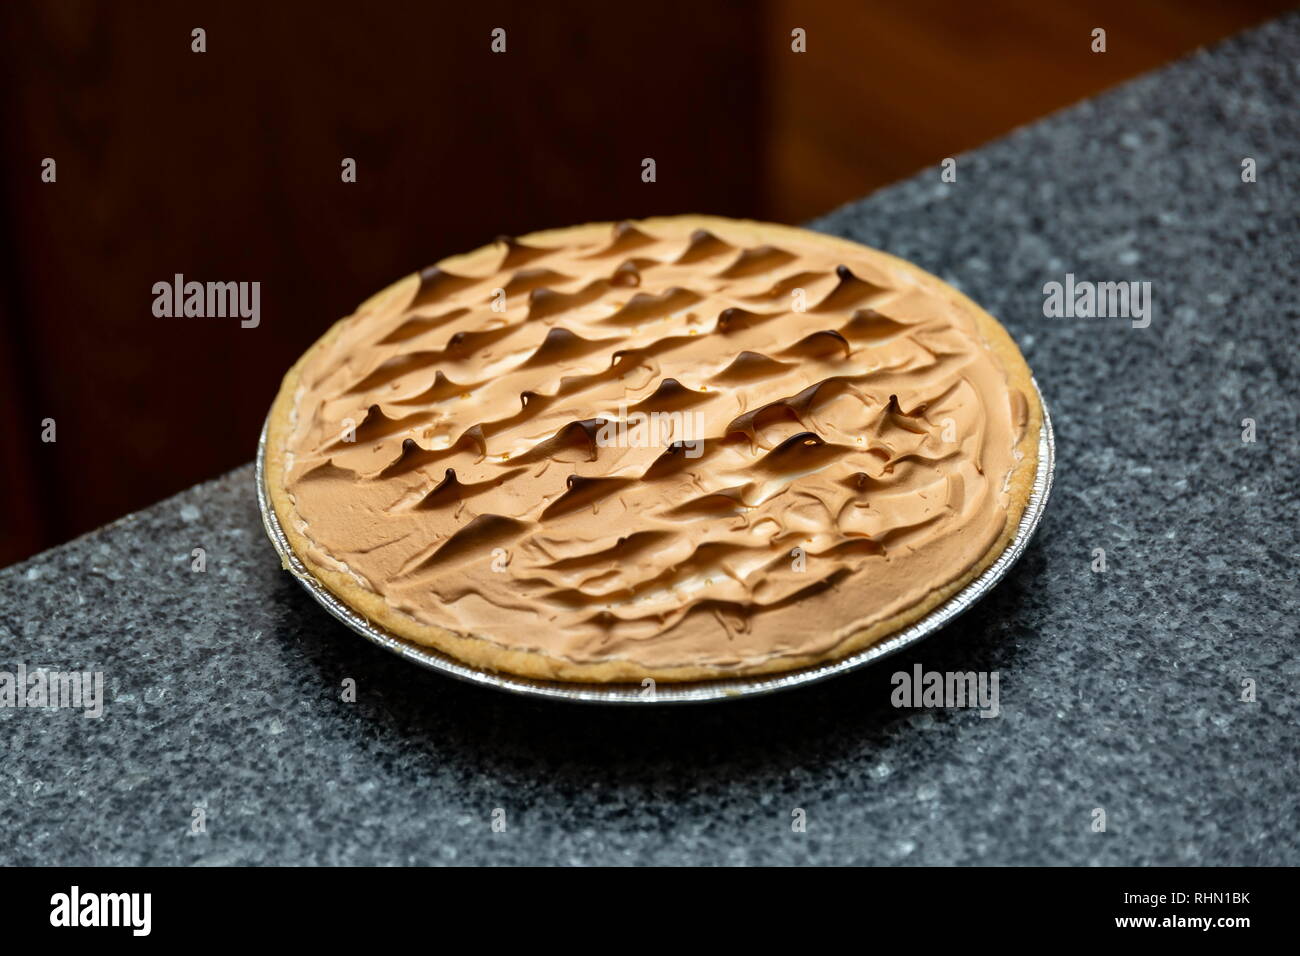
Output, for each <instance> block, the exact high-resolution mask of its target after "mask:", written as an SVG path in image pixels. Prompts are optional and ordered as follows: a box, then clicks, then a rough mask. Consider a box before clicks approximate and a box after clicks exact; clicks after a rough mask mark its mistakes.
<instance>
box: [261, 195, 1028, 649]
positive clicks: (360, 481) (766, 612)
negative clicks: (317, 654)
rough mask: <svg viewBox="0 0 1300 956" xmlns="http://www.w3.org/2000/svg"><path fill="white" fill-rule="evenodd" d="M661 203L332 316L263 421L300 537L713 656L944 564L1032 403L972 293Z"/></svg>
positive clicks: (433, 615)
mask: <svg viewBox="0 0 1300 956" xmlns="http://www.w3.org/2000/svg"><path fill="white" fill-rule="evenodd" d="M673 222H674V221H673V220H662V221H656V222H655V223H654V224H633V223H621V224H619V225H617V226H615V227H614V228H613V229H612V230H611V231H610V232H608V233H605V234H603V235H599V236H597V237H594V238H593V236H592V233H591V232H590V231H585V232H584V231H575V232H573V233H569V232H567V231H562V232H557V233H553V234H547V235H544V236H543V237H541V238H533V239H530V240H526V241H523V242H521V241H519V240H512V239H501V240H498V242H497V243H496V244H495V246H494V247H493V248H492V249H491V250H490V255H489V254H487V253H484V254H481V255H475V256H470V257H463V258H462V259H461V260H456V261H461V262H463V263H465V265H463V267H462V268H461V270H460V271H456V269H455V267H454V266H448V267H447V268H443V267H440V266H434V267H431V268H429V269H425V270H424V271H423V272H421V273H419V274H418V276H413V277H410V278H408V280H405V281H404V282H403V283H399V284H398V285H397V286H395V287H393V288H392V289H391V290H389V292H388V293H386V294H381V295H379V296H376V297H375V298H373V299H371V300H369V301H368V302H367V303H365V304H364V305H363V306H362V307H361V308H360V309H359V310H358V311H357V312H356V313H355V314H354V315H352V316H350V317H349V318H347V319H346V320H344V321H343V322H342V323H341V324H340V325H339V326H338V327H337V328H336V330H335V334H333V335H331V336H328V337H327V338H326V339H325V340H323V341H322V343H320V344H319V345H318V347H317V348H315V349H313V351H312V352H311V353H309V355H308V357H307V359H306V360H305V362H304V363H303V364H302V365H301V369H300V377H299V379H298V387H297V391H296V393H295V394H294V396H293V406H292V411H291V415H290V431H289V434H288V439H287V444H286V448H285V451H286V455H285V462H286V465H285V467H286V472H285V476H284V477H285V486H286V488H287V490H288V492H289V496H290V500H291V501H292V504H293V508H294V511H295V512H296V514H295V515H294V522H295V527H296V528H297V529H298V530H299V531H300V532H301V533H302V534H303V535H304V536H305V537H306V539H307V540H308V541H309V542H310V548H309V553H310V557H311V558H312V559H313V560H314V561H315V562H317V563H319V564H322V565H324V566H326V567H330V568H335V569H339V570H342V571H345V572H346V573H347V574H349V575H350V576H351V577H352V579H353V580H355V581H356V583H357V584H358V585H359V586H361V587H363V588H365V589H367V590H369V591H371V592H373V593H374V594H376V595H379V596H381V597H382V599H383V600H384V601H385V602H386V603H387V604H388V606H390V607H391V608H392V609H394V610H395V611H397V612H400V613H401V614H402V615H406V616H407V617H409V618H411V619H413V620H414V621H416V622H418V623H421V624H426V625H433V626H436V627H440V628H443V629H445V630H448V631H451V632H452V633H454V634H457V635H461V636H472V637H476V638H480V639H482V640H486V641H490V642H492V643H494V644H496V645H498V646H500V647H502V648H505V649H509V650H516V651H533V652H537V653H540V654H542V655H545V656H547V657H549V658H552V659H559V660H562V661H567V662H572V663H575V664H596V663H601V662H609V661H623V662H630V663H632V664H635V665H636V666H637V667H639V668H644V669H648V670H655V669H672V668H683V667H687V668H689V667H696V668H706V669H713V670H717V671H719V672H725V671H727V670H728V669H744V668H752V667H754V666H755V665H760V664H764V663H766V662H771V661H773V660H779V659H782V658H789V659H796V658H798V659H806V658H807V657H808V656H814V657H816V656H830V655H833V654H834V652H835V649H836V647H837V646H839V645H840V644H841V642H843V641H845V640H846V638H848V637H849V635H852V634H854V633H855V632H860V631H862V630H863V629H864V628H866V627H869V626H871V625H873V624H875V623H877V622H881V621H884V620H886V619H889V618H891V617H893V616H895V615H898V614H901V613H903V612H906V611H908V610H909V609H911V608H915V607H916V606H918V605H920V604H922V603H923V602H925V601H926V599H927V598H928V597H930V596H931V595H933V594H934V593H935V592H937V591H939V590H940V589H942V588H944V587H945V586H947V585H949V584H950V583H952V582H955V581H957V580H959V579H960V578H962V577H963V576H964V575H966V574H967V572H969V571H970V569H971V568H972V567H974V566H975V565H976V564H977V563H978V562H980V561H981V560H982V559H983V558H984V556H985V555H986V553H987V552H989V550H990V548H992V547H993V546H994V545H995V544H996V543H997V541H998V540H999V537H1000V536H1002V535H1003V533H1004V531H1005V529H1006V528H1007V525H1008V513H1009V512H1008V497H1009V492H1008V487H1009V483H1010V478H1011V476H1012V473H1013V471H1014V470H1015V469H1016V468H1017V466H1018V464H1019V461H1020V458H1021V455H1020V452H1019V451H1018V450H1017V445H1018V444H1019V443H1020V441H1021V439H1022V437H1023V436H1024V434H1025V429H1026V422H1027V412H1026V409H1027V398H1026V396H1025V395H1024V394H1022V392H1021V391H1020V390H1018V389H1017V388H1016V387H1014V386H1013V385H1011V384H1010V383H1009V381H1008V375H1007V373H1006V371H1005V370H1004V368H1003V365H1002V363H1001V362H1000V360H999V357H998V356H997V355H996V354H995V352H994V351H992V350H990V348H989V347H988V346H987V344H986V343H985V342H984V340H983V337H982V335H981V330H980V327H979V325H978V322H977V320H976V311H977V310H975V309H974V307H973V306H972V305H971V304H970V303H968V302H966V301H965V300H964V299H962V298H961V297H960V296H957V295H955V294H953V293H952V290H950V289H949V288H948V287H947V286H945V285H943V284H942V283H940V282H939V281H938V280H935V279H933V278H932V277H929V276H925V275H924V274H922V273H919V271H918V270H913V269H911V268H908V267H905V266H904V265H903V264H901V263H899V262H898V261H896V260H893V259H891V258H889V257H887V256H883V255H881V254H879V253H875V252H873V251H872V250H868V249H865V248H862V247H852V246H848V245H845V244H842V243H834V242H829V241H826V240H824V239H823V238H822V237H818V236H817V235H815V234H813V233H800V232H798V231H794V230H789V231H782V232H781V233H779V234H777V235H775V236H774V237H773V236H767V237H763V236H760V235H758V234H756V233H755V232H754V231H753V229H752V228H747V227H745V226H744V225H742V224H739V223H737V224H731V225H729V224H728V221H726V220H717V221H716V224H714V225H712V226H711V229H710V230H703V229H696V230H694V231H690V230H688V229H685V228H680V227H675V226H674V224H673ZM548 236H549V238H548ZM575 237H576V238H575ZM656 416H658V417H656ZM664 421H666V422H669V423H670V424H671V426H672V427H671V428H668V429H666V430H665V429H661V430H660V431H664V432H666V433H665V434H656V435H654V436H653V439H654V440H647V436H649V435H650V434H651V431H650V425H651V424H652V423H654V422H661V423H662V422H664Z"/></svg>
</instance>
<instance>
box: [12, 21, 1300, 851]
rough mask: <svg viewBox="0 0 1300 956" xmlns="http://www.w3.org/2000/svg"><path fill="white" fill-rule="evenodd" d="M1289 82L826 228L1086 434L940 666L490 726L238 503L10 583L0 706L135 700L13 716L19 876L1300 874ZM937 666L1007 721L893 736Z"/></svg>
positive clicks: (1207, 99) (1216, 54)
mask: <svg viewBox="0 0 1300 956" xmlns="http://www.w3.org/2000/svg"><path fill="white" fill-rule="evenodd" d="M1297 62H1300V17H1297V16H1291V17H1289V18H1286V19H1284V20H1281V21H1277V22H1274V23H1272V24H1270V25H1267V26H1265V27H1263V28H1261V29H1258V30H1256V31H1254V32H1252V33H1249V34H1247V35H1244V36H1242V37H1238V38H1236V39H1234V40H1231V41H1229V42H1228V43H1227V44H1226V45H1224V46H1222V47H1219V48H1216V49H1215V50H1213V51H1212V52H1209V53H1202V54H1198V55H1196V56H1194V57H1192V58H1190V59H1188V60H1186V61H1184V62H1182V63H1180V64H1177V65H1175V66H1173V67H1172V68H1170V69H1167V70H1164V71H1162V72H1159V73H1156V74H1152V75H1150V76H1148V77H1145V78H1142V79H1140V80H1138V81H1137V82H1134V83H1130V84H1129V85H1127V86H1124V87H1122V88H1120V89H1118V90H1116V91H1114V92H1112V93H1110V94H1108V95H1105V96H1103V97H1101V98H1099V99H1096V100H1094V101H1091V102H1087V103H1084V104H1082V105H1080V106H1078V107H1075V108H1073V109H1071V110H1069V111H1067V112H1065V113H1063V114H1059V115H1057V116H1054V117H1052V118H1050V119H1048V120H1046V121H1044V122H1041V123H1038V124H1035V125H1033V126H1030V127H1028V128H1026V129H1024V130H1021V131H1019V132H1017V133H1015V134H1014V135H1012V136H1010V137H1009V138H1007V139H1004V140H1002V141H1000V142H998V143H996V144H993V145H991V146H989V147H986V148H984V149H981V150H979V151H977V152H975V153H974V154H971V155H967V156H963V157H960V158H959V161H958V166H957V169H958V177H957V182H956V183H952V184H943V183H941V182H940V181H939V175H938V170H937V169H935V170H930V171H925V172H923V173H922V174H920V175H918V176H917V177H915V178H914V179H912V180H910V181H908V182H905V183H902V184H900V185H899V186H897V187H895V188H891V189H888V190H885V191H883V192H881V193H879V194H877V195H874V196H872V197H871V198H869V199H867V200H865V201H863V202H860V203H855V204H853V205H851V206H849V207H846V208H844V209H842V210H840V211H838V212H836V213H834V214H832V215H830V216H827V217H826V218H825V219H823V220H821V221H820V222H819V223H818V224H817V225H818V226H819V227H820V228H823V229H826V230H828V231H831V232H837V233H840V234H843V235H848V236H851V237H853V238H855V239H860V240H862V241H865V242H867V243H870V244H872V245H876V246H879V247H881V248H885V249H888V250H890V251H892V252H895V253H897V254H899V255H902V256H905V257H907V258H910V259H913V260H915V261H916V262H918V263H920V264H921V265H923V266H925V267H927V268H929V269H931V270H933V271H935V272H937V273H938V274H940V275H942V276H944V277H945V278H947V279H948V280H949V281H951V282H953V283H954V284H956V285H958V286H959V287H961V288H962V289H964V290H966V291H967V292H968V293H970V294H971V295H972V296H974V297H975V298H976V299H977V300H978V301H980V302H981V303H983V304H984V305H986V306H987V307H988V308H989V309H990V311H992V312H993V313H994V314H996V315H998V316H999V317H1000V318H1002V319H1003V321H1004V322H1005V323H1006V324H1007V326H1008V327H1009V328H1010V329H1011V331H1012V333H1013V334H1014V335H1015V337H1016V338H1017V340H1018V341H1019V342H1020V344H1021V346H1022V348H1023V349H1024V351H1025V354H1026V356H1027V357H1028V359H1029V361H1030V363H1031V365H1032V366H1033V368H1034V370H1035V372H1036V374H1037V377H1038V380H1039V382H1040V384H1041V386H1042V389H1043V392H1044V394H1045V396H1046V398H1047V401H1048V403H1049V404H1050V407H1051V410H1052V413H1053V415H1054V418H1055V422H1056V429H1057V437H1058V454H1059V464H1058V472H1057V485H1056V491H1055V496H1054V499H1053V501H1052V504H1051V507H1050V508H1049V510H1048V513H1047V516H1046V518H1045V520H1044V523H1043V526H1042V528H1041V530H1040V532H1039V536H1038V538H1037V539H1036V541H1035V543H1034V545H1033V546H1032V547H1031V549H1030V551H1029V553H1028V554H1027V556H1026V557H1025V559H1024V560H1023V561H1022V563H1021V564H1020V565H1019V566H1018V567H1017V568H1016V569H1015V570H1014V571H1013V572H1012V574H1011V575H1010V576H1009V578H1008V579H1007V580H1006V581H1005V582H1004V583H1003V584H1002V585H1001V586H1000V587H999V588H998V589H997V591H996V592H995V593H994V594H993V595H992V596H991V597H990V598H989V599H988V600H986V601H985V602H984V603H983V604H982V605H980V606H979V607H978V608H977V609H976V610H974V611H972V612H971V613H970V614H969V615H968V616H966V617H965V618H963V619H961V620H960V621H959V622H958V623H957V624H956V625H954V626H952V627H950V628H948V629H947V630H946V631H944V632H942V633H941V634H939V635H937V636H935V637H933V638H931V639H930V640H929V641H926V642H925V643H923V644H922V645H920V647H918V648H917V649H915V650H914V651H913V652H911V653H908V654H906V655H903V656H900V657H896V658H893V659H892V660H890V661H888V662H885V663H884V664H881V665H879V666H877V667H876V668H874V669H872V670H869V671H867V672H864V673H859V674H857V675H852V676H849V677H846V678H842V679H839V680H837V681H834V682H832V683H830V684H826V685H822V686H819V687H815V688H812V689H808V690H805V691H800V692H796V693H791V694H788V695H784V696H778V697H773V698H768V699H765V700H760V701H746V702H740V703H733V704H725V705H714V706H708V707H699V708H690V709H673V710H664V709H660V710H653V711H651V710H635V711H628V710H618V711H608V710H599V709H592V708H589V707H580V706H572V705H557V704H546V703H540V702H531V701H527V700H521V699H515V698H511V697H507V696H504V695H501V694H498V693H494V692H491V691H487V690H481V689H477V688H473V687H469V686H464V685H461V684H458V683H455V682H453V681H451V680H447V679H443V678H440V677H438V676H435V675H432V674H428V673H425V672H423V671H421V670H418V669H416V668H414V667H412V666H410V665H407V664H404V663H402V662H401V661H399V660H398V659H397V658H395V657H392V656H389V655H388V654H386V653H385V652H383V651H381V650H379V649H378V648H375V647H373V646H371V645H369V644H367V643H366V642H364V641H362V640H361V639H360V638H358V637H356V636H355V635H353V634H352V633H351V632H349V631H347V630H345V629H344V628H343V627H342V626H341V625H338V624H336V623H335V622H334V621H333V620H332V619H330V618H328V617H327V616H326V615H325V613H324V612H323V611H322V610H320V609H319V608H318V607H317V606H316V605H315V604H314V603H313V602H312V600H311V599H310V597H309V596H308V595H307V594H306V593H305V592H303V591H302V590H301V588H300V587H299V586H298V585H297V584H296V583H295V581H294V580H293V579H292V578H290V577H289V576H288V575H287V574H285V573H283V572H281V570H280V567H279V563H278V561H277V559H276V557H275V555H274V553H273V552H272V550H271V547H270V545H269V544H268V542H267V541H266V539H265V537H264V536H263V532H262V528H261V526H260V523H259V519H258V514H257V509H256V505H255V502H254V496H253V488H252V471H251V469H250V468H244V469H240V470H239V471H236V472H234V473H233V474H231V475H227V476H226V477H224V478H221V479H219V480H217V481H214V482H212V483H210V484H206V485H202V486H200V487H197V488H194V489H192V490H190V491H187V492H185V493H184V494H182V495H180V496H179V497H177V498H173V499H171V500H170V501H166V502H163V503H162V504H159V505H157V506H156V507H154V508H151V509H149V510H147V511H145V512H143V513H140V514H137V515H133V516H130V517H128V518H126V519H124V520H122V521H120V522H118V523H116V524H114V525H111V526H109V527H107V528H104V529H102V530H101V531H98V532H96V533H94V534H92V535H90V536H88V537H86V538H83V539H81V540H79V541H75V542H73V543H71V544H69V545H67V546H65V547H61V548H58V549H55V550H53V551H51V552H48V553H46V554H43V555H40V556H38V557H37V558H35V559H33V560H31V561H28V562H27V563H25V564H22V565H18V566H16V567H13V568H10V569H7V570H6V571H4V572H0V609H2V610H3V614H2V615H0V637H2V639H3V657H2V658H0V669H6V670H13V669H14V668H15V667H16V666H17V664H18V662H23V663H25V664H26V665H27V666H28V667H35V666H39V665H47V666H49V667H51V668H54V669H61V670H67V669H90V670H101V671H103V672H104V674H105V677H106V680H107V682H108V694H107V696H108V704H107V710H106V712H105V714H104V716H103V717H102V718H101V719H99V720H89V719H85V718H83V717H82V716H80V715H79V714H77V713H75V712H70V711H54V712H45V711H31V710H2V711H0V746H2V747H3V760H2V761H0V800H2V801H3V812H2V813H0V862H4V863H51V862H61V863H105V864H119V863H147V864H155V863H218V864H219V863H425V862H430V863H439V862H444V863H446V862H450V863H455V862H459V863H467V862H487V863H507V862H521V863H522V862H528V863H544V862H553V863H632V862H641V863H682V862H689V863H782V862H791V863H799V862H864V863H979V862H984V863H1047V864H1052V863H1079V864H1087V863H1113V864H1124V863H1138V864H1157V863H1173V864H1179V863H1205V864H1221V863H1287V864H1296V863H1300V836H1298V835H1297V829H1296V822H1297V820H1300V762H1298V761H1297V750H1298V748H1297V740H1296V724H1297V706H1296V702H1295V694H1296V690H1297V685H1298V684H1300V665H1298V664H1297V646H1296V610H1297V583H1296V582H1297V542H1296V537H1297V536H1296V528H1297V520H1296V498H1297V495H1296V489H1295V481H1296V477H1297V459H1298V457H1300V456H1297V445H1298V439H1297V434H1298V433H1297V424H1298V423H1297V417H1298V416H1297V388H1296V382H1297V358H1296V344H1295V343H1296V333H1297V326H1298V324H1300V323H1297V315H1298V313H1297V298H1298V296H1297V293H1298V292H1300V290H1298V289H1297V278H1296V269H1295V253H1296V248H1297V232H1296V223H1295V218H1294V217H1295V214H1296V211H1297V209H1298V208H1300V187H1298V186H1297V182H1298V180H1297V161H1298V160H1300V154H1298V152H1297V150H1298V146H1300V135H1298V130H1297V122H1298V120H1297V117H1300V96H1298V95H1297V90H1300V76H1298V75H1297V70H1296V64H1297ZM1244 157H1253V158H1254V159H1255V160H1256V161H1257V164H1258V182H1256V183H1253V184H1246V183H1243V182H1242V181H1241V178H1240V172H1241V161H1242V159H1243V158H1244ZM1066 272H1073V273H1075V275H1076V276H1077V277H1078V278H1080V279H1090V280H1099V281H1106V280H1139V281H1150V282H1151V283H1152V288H1153V295H1154V302H1155V312H1154V318H1153V321H1152V323H1151V326H1150V327H1149V328H1147V329H1133V328H1131V327H1129V323H1127V322H1126V321H1124V320H1116V319H1109V320H1103V319H1047V318H1044V316H1043V308H1042V303H1043V294H1042V287H1043V284H1044V283H1045V282H1047V281H1050V280H1052V279H1058V280H1059V279H1062V278H1063V275H1064V273H1066ZM1244 418H1252V419H1254V420H1255V422H1256V423H1257V425H1256V427H1257V432H1258V440H1257V441H1256V442H1255V443H1253V444H1247V443H1244V442H1243V441H1242V438H1241V433H1242V424H1241V422H1242V419H1244ZM255 438H256V436H254V435H250V436H249V445H250V447H252V445H253V444H254V442H255ZM195 547H202V548H205V549H206V551H207V556H208V569H207V571H206V572H205V573H195V572H192V571H191V570H190V557H189V555H190V551H191V549H192V548H195ZM1095 548H1103V549H1105V554H1106V561H1107V565H1108V570H1107V571H1106V572H1105V573H1100V574H1099V573H1094V572H1093V571H1092V570H1091V569H1090V564H1091V562H1092V561H1093V550H1094V549H1095ZM915 663H921V664H922V665H923V666H924V667H926V668H927V669H931V670H941V671H952V670H971V669H975V670H996V671H998V672H999V674H1000V690H1001V708H1002V714H1001V716H1000V717H998V718H996V719H982V718H981V717H980V716H979V715H978V713H977V712H976V711H973V710H936V711H908V710H897V709H895V708H893V707H892V706H891V705H890V703H889V697H890V691H891V685H890V680H889V678H890V674H891V673H892V672H894V671H895V670H898V669H910V668H911V667H912V665H913V664H915ZM347 678H352V679H353V680H355V681H356V686H357V700H356V702H355V703H346V702H343V701H342V700H340V689H341V685H342V682H343V681H344V680H345V679H347ZM1243 678H1250V679H1253V680H1254V681H1255V682H1256V687H1257V691H1256V693H1257V699H1256V701H1255V702H1253V703H1248V702H1243V701H1241V700H1240V699H1239V698H1240V695H1241V691H1242V686H1241V682H1242V679H1243ZM196 804H202V805H204V806H205V807H206V821H207V827H206V833H204V834H201V835H191V833H190V829H191V820H192V811H193V808H194V807H195V805H196ZM494 808H502V809H504V810H505V814H506V817H505V819H506V822H507V829H506V831H505V832H502V833H494V832H493V831H492V828H491V819H492V812H493V810H494ZM794 808H802V809H804V810H805V811H806V814H807V832H805V833H796V832H792V829H791V812H792V810H793V809H794ZM1095 808H1103V809H1104V810H1105V812H1106V822H1107V827H1106V831H1105V832H1103V833H1097V832H1093V830H1092V822H1093V810H1094V809H1095Z"/></svg>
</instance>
